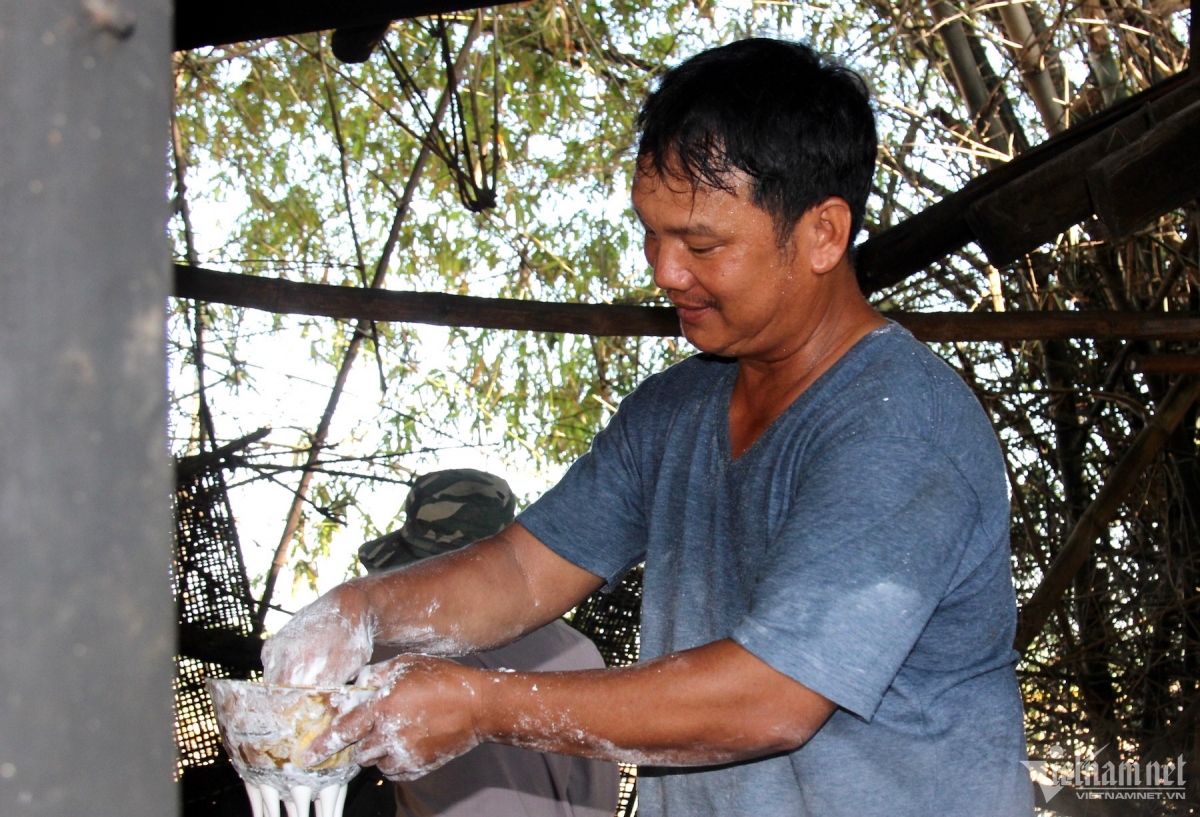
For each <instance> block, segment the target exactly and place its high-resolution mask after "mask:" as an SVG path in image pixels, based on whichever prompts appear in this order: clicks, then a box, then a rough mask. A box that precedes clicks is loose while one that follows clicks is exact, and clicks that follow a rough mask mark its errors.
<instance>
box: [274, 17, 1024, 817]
mask: <svg viewBox="0 0 1200 817" xmlns="http://www.w3.org/2000/svg"><path fill="white" fill-rule="evenodd" d="M639 125H640V127H641V132H642V133H641V140H640V143H639V152H638V160H637V162H638V163H637V173H636V177H635V181H634V187H633V205H634V209H635V210H636V211H637V214H638V216H639V218H640V219H641V222H642V224H643V225H644V227H645V230H646V238H645V249H646V257H647V259H648V261H649V262H650V265H651V267H653V270H654V281H655V283H656V284H657V285H658V287H659V288H660V289H662V290H663V291H664V292H665V293H666V294H667V295H668V296H669V297H670V299H671V301H672V302H673V303H674V304H675V306H676V308H677V309H678V312H679V318H680V322H681V325H682V328H683V332H684V334H685V335H686V337H687V339H688V340H689V341H690V342H691V343H692V344H693V345H694V346H696V347H697V348H698V349H700V351H701V352H703V353H704V354H701V355H699V356H696V357H693V358H691V359H689V360H687V361H684V362H683V363H680V364H679V365H677V366H674V367H672V368H670V369H668V370H667V371H665V372H663V373H661V374H659V375H655V376H653V377H651V378H649V379H648V380H647V381H646V382H645V383H643V384H642V385H641V386H640V387H639V388H638V389H637V390H636V391H635V392H634V393H633V394H632V395H630V396H629V397H628V398H626V399H625V400H624V401H623V402H622V404H621V406H620V409H619V410H618V412H617V414H616V415H615V416H614V418H613V420H612V421H611V422H610V423H609V425H608V427H607V428H606V429H605V430H604V431H602V432H601V433H600V434H599V435H597V437H596V439H595V441H594V442H593V445H592V448H591V450H590V451H589V453H588V454H587V455H585V456H584V457H583V458H581V459H580V460H579V461H578V462H577V463H575V465H574V466H573V467H572V468H571V470H570V471H569V472H568V474H567V475H566V476H565V477H564V478H563V480H562V482H560V483H559V484H558V485H557V486H555V487H554V488H553V489H551V490H550V491H549V492H548V493H547V494H546V495H545V496H544V497H543V498H542V499H540V500H539V501H538V502H536V503H534V504H533V505H532V506H531V507H530V508H528V509H527V510H526V511H525V512H524V513H523V514H521V515H520V516H519V517H518V520H517V523H516V524H514V525H512V526H510V527H509V528H507V529H506V530H505V531H503V532H502V533H501V534H500V535H498V536H496V537H494V538H491V539H488V540H484V541H483V542H480V543H478V544H477V545H475V546H473V547H471V548H467V549H465V550H463V551H460V552H458V553H454V554H448V555H445V556H440V557H438V558H436V559H430V560H427V561H426V562H422V563H420V564H418V565H415V566H413V568H411V569H409V570H406V571H399V572H397V573H395V574H391V575H389V577H387V580H386V581H379V580H369V579H368V580H359V581H356V582H351V583H349V584H348V585H345V586H343V587H341V588H338V589H336V590H334V591H332V592H331V593H330V594H329V595H327V596H326V597H323V598H322V599H321V600H319V601H318V602H317V603H316V604H315V605H314V606H313V608H312V609H311V610H310V611H306V612H305V614H303V615H301V616H299V617H297V619H296V620H295V621H294V622H293V624H291V625H289V627H288V628H285V629H284V631H282V632H281V633H280V634H279V635H278V636H276V637H275V639H273V640H272V641H271V642H269V643H268V644H267V646H266V647H265V649H264V657H265V661H266V665H267V675H268V677H270V678H276V679H295V678H304V677H308V676H319V677H320V678H321V679H323V680H325V681H331V680H337V679H343V678H348V677H351V676H352V675H353V674H354V673H355V672H356V671H357V670H358V668H359V667H360V666H361V665H362V664H363V663H365V662H366V660H367V658H368V656H369V654H370V645H371V644H372V643H373V642H374V641H379V642H386V643H391V644H397V645H402V646H403V648H404V649H407V650H410V651H413V652H422V653H437V654H455V653H458V652H464V651H469V650H474V649H481V648H485V647H489V646H492V645H494V644H498V643H503V642H505V641H507V640H508V639H511V638H514V637H516V636H518V635H520V634H521V633H523V632H526V631H528V630H530V629H531V628H534V627H537V626H539V625H541V624H543V623H545V622H546V621H549V620H551V619H553V618H554V617H556V616H558V615H560V614H561V613H562V612H563V611H564V610H566V609H569V608H570V607H571V606H572V605H573V604H575V603H576V602H577V601H578V600H579V599H581V598H583V597H584V596H585V595H587V594H588V593H590V592H591V591H593V590H594V589H595V588H597V587H599V586H601V585H604V584H609V585H611V584H612V583H613V582H615V581H617V580H618V579H619V578H620V576H621V575H622V573H623V572H624V571H625V570H627V569H628V568H629V567H630V566H632V565H634V564H636V563H638V562H639V561H642V560H644V561H645V589H644V598H643V612H642V628H643V629H642V642H641V648H642V655H643V657H644V659H645V660H643V661H642V662H640V663H639V664H637V665H635V666H633V667H628V668H622V669H613V670H603V671H595V672H571V673H561V674H556V675H555V676H554V677H553V678H552V679H544V678H537V679H535V678H532V677H530V676H529V675H527V674H522V673H507V674H505V673H488V672H472V671H468V670H466V669H464V668H462V667H459V666H458V665H455V664H452V663H450V662H448V661H444V660H441V659H437V658H432V657H428V656H416V655H414V656H407V657H400V658H397V659H394V660H393V662H391V663H385V664H382V665H377V666H374V667H372V668H371V669H369V670H368V671H367V676H368V677H369V679H370V681H371V682H372V683H375V684H377V685H379V686H380V689H381V693H380V696H379V697H378V698H377V699H376V700H375V701H373V702H372V703H370V704H368V705H365V706H364V707H362V708H361V709H360V710H357V711H355V712H353V713H349V714H347V715H346V716H345V717H344V718H343V719H342V720H341V721H339V722H338V723H336V724H334V726H333V727H331V729H330V730H329V732H327V733H326V734H325V735H323V736H321V737H319V738H318V739H317V740H316V741H315V742H314V744H313V747H312V748H311V755H312V756H313V758H314V759H315V758H316V757H318V756H321V755H324V754H326V753H328V752H332V751H334V750H335V749H337V748H338V747H340V746H343V745H346V744H349V743H352V742H356V743H357V751H358V753H359V756H360V758H362V760H363V761H364V762H374V763H378V764H379V766H380V768H381V769H382V770H383V771H384V772H385V773H386V774H389V775H392V776H394V777H409V776H417V775H420V774H422V773H423V772H424V771H426V770H429V769H432V768H435V767H436V766H437V765H439V764H440V763H442V762H444V760H445V759H447V758H449V757H452V756H454V755H456V754H458V753H460V752H462V751H465V750H466V749H468V748H470V747H471V746H474V745H475V744H476V743H479V742H499V743H507V744H512V745H519V746H526V747H530V748H536V749H541V750H549V751H559V752H570V753H576V754H581V755H587V756H591V757H603V758H609V759H615V760H624V761H628V762H635V763H637V764H639V808H640V809H641V811H642V813H643V814H646V815H756V817H769V816H770V815H785V814H786V815H820V817H830V815H856V817H865V816H866V815H890V816H891V817H898V816H899V815H954V817H968V815H993V816H997V815H998V816H1000V817H1011V815H1018V814H1020V815H1029V814H1031V813H1032V802H1031V787H1030V784H1029V780H1028V777H1026V776H1025V771H1024V769H1023V768H1022V767H1021V766H1020V764H1019V761H1020V760H1021V759H1022V758H1023V757H1024V735H1023V728H1022V715H1021V702H1020V697H1019V692H1018V688H1017V684H1016V678H1015V674H1014V670H1013V664H1014V660H1015V655H1014V653H1013V651H1012V647H1011V645H1012V639H1013V632H1014V629H1015V618H1016V615H1015V600H1014V594H1013V587H1012V579H1011V575H1010V565H1009V552H1008V545H1007V539H1008V517H1007V513H1008V501H1007V496H1006V486H1005V476H1004V464H1003V460H1002V458H1001V454H1000V450H999V446H998V444H997V441H996V439H995V435H994V433H993V432H992V430H991V427H990V425H989V423H988V421H987V418H986V417H985V415H984V414H983V411H982V409H981V408H980V406H979V405H978V403H977V402H976V401H975V399H974V397H973V396H972V395H971V393H970V392H969V390H968V389H967V388H966V386H965V385H964V384H963V383H962V382H961V381H960V380H959V379H958V378H957V377H956V376H955V375H954V374H953V372H952V371H951V370H950V369H949V368H948V367H947V366H945V364H943V363H942V362H941V361H940V360H939V359H938V358H936V357H935V356H934V355H933V354H932V353H931V352H930V351H929V350H928V349H927V348H926V347H924V346H923V345H922V344H920V343H918V342H917V341H915V340H914V339H913V338H912V336H911V335H909V334H908V333H907V332H905V331H904V330H903V329H901V328H900V327H899V326H896V325H895V324H891V323H889V322H888V321H886V320H884V319H883V318H882V317H881V316H880V315H879V314H878V313H877V312H875V311H874V310H873V309H872V308H871V307H870V306H869V305H868V304H867V302H866V300H865V299H864V298H863V296H862V294H861V292H860V291H859V289H858V286H857V283H856V281H855V277H854V270H853V268H852V266H851V263H850V259H849V256H848V247H849V246H850V243H851V241H852V239H853V237H854V236H855V235H857V233H858V231H859V228H860V227H861V225H862V221H863V214H864V212H865V207H866V200H867V195H868V193H869V191H870V185H871V178H872V173H873V164H874V156H875V150H876V147H875V130H874V119H873V116H872V113H871V109H870V106H869V103H868V97H867V93H866V89H865V88H864V86H863V83H862V81H861V80H860V79H859V78H858V77H857V76H856V75H854V74H853V73H852V72H849V71H847V70H845V69H843V68H841V67H839V66H837V65H836V64H834V63H832V62H831V61H829V60H827V59H825V58H822V57H820V56H819V55H816V54H814V53H813V52H812V51H811V50H809V49H808V48H806V47H804V46H802V45H797V44H791V43H783V42H777V41H771V40H761V39H756V40H747V41H742V42H738V43H734V44H732V45H728V46H724V47H722V48H717V49H713V50H710V51H707V52H704V53H702V54H700V55H698V56H696V57H694V58H692V59H690V60H688V61H687V62H685V63H683V64H682V65H680V66H678V67H677V68H675V69H673V70H672V71H670V72H668V73H667V74H666V75H665V76H664V78H663V80H662V83H661V85H660V87H659V89H658V90H657V91H656V92H655V93H654V94H652V95H651V96H650V98H649V99H648V100H647V101H646V104H645V106H644V107H643V110H642V113H641V115H640V117H639ZM447 587H449V588H451V589H449V590H444V589H443V588H447ZM318 669H319V671H318Z"/></svg>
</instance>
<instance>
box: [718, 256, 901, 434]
mask: <svg viewBox="0 0 1200 817" xmlns="http://www.w3.org/2000/svg"><path fill="white" fill-rule="evenodd" d="M847 273H848V274H846V275H843V276H840V277H839V279H838V280H837V281H832V282H831V286H830V290H829V291H828V292H826V293H823V294H824V295H825V297H823V298H822V301H823V308H822V309H820V310H818V311H817V312H816V313H815V315H814V319H813V320H812V321H811V322H810V323H809V325H808V326H807V327H802V328H801V331H800V332H799V333H798V335H799V337H800V340H799V342H798V344H797V346H796V347H795V348H794V349H784V350H782V353H781V354H779V355H778V356H777V357H776V356H772V357H764V358H758V359H754V358H739V359H738V378H737V382H736V383H735V385H734V390H733V397H732V399H731V401H730V406H729V431H730V441H731V443H732V448H733V451H732V454H733V456H734V457H737V456H740V455H741V454H742V453H743V452H744V451H745V450H746V449H748V448H749V447H750V446H751V445H753V444H754V441H755V440H757V439H758V438H759V437H760V436H761V435H762V433H763V432H764V431H766V430H767V428H768V427H769V426H770V425H771V423H772V422H773V421H774V420H775V418H777V417H778V416H779V415H780V414H782V413H783V411H784V410H785V409H786V408H787V407H788V406H790V405H791V404H792V403H793V402H795V400H796V398H798V397H799V396H800V395H801V394H803V393H804V391H805V390H806V389H807V388H808V387H809V386H811V385H812V384H813V383H814V382H816V380H817V379H818V378H819V377H820V376H821V375H822V374H824V373H825V372H826V371H828V370H829V369H830V367H832V366H833V364H834V363H836V362H837V361H838V360H839V359H840V358H841V357H842V356H843V355H845V354H846V353H847V352H849V351H850V349H851V348H852V347H853V346H854V344H856V343H858V341H859V340H861V339H862V338H863V337H865V336H866V335H867V334H869V333H870V332H872V331H874V330H875V329H878V328H879V327H881V326H884V325H886V324H887V321H886V319H884V317H883V316H882V315H880V314H879V313H878V312H877V311H876V310H875V309H874V308H873V307H872V306H871V305H870V304H869V303H867V301H866V299H865V298H864V297H863V296H862V293H861V292H860V291H859V290H858V286H857V283H855V282H854V278H853V273H852V272H849V271H847Z"/></svg>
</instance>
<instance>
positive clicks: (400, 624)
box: [263, 524, 603, 685]
mask: <svg viewBox="0 0 1200 817" xmlns="http://www.w3.org/2000/svg"><path fill="white" fill-rule="evenodd" d="M602 581H603V580H602V579H601V578H600V577H598V576H595V575H593V574H592V573H589V572H588V571H586V570H583V569H582V568H579V567H576V566H575V565H574V564H572V563H571V562H569V561H567V560H566V559H564V558H562V557H561V556H559V555H558V554H556V553H554V551H552V550H550V549H549V548H548V547H546V546H545V545H544V544H542V543H541V542H540V541H538V539H537V538H536V537H535V536H533V534H531V533H529V531H527V530H525V528H523V527H522V526H521V525H519V524H513V525H510V526H509V527H508V528H506V529H505V530H504V531H502V532H501V533H499V534H497V535H496V536H493V537H491V538H489V539H484V540H482V541H480V542H477V543H475V544H473V545H470V546H468V547H465V548H463V549H461V550H458V551H454V552H452V553H447V554H444V555H442V556H437V557H434V558H431V559H425V560H423V561H421V562H417V563H416V564H413V565H410V566H408V567H406V568H402V569H400V570H395V571H390V572H387V573H380V574H377V575H374V576H364V577H361V578H357V579H352V580H350V581H348V582H346V583H344V584H342V585H339V586H338V587H336V588H334V589H333V590H331V591H330V592H329V593H326V594H325V595H324V596H322V597H321V598H320V599H318V600H317V601H316V602H314V603H313V604H311V605H309V606H308V607H306V608H305V609H304V610H302V611H300V613H299V614H297V616H296V617H295V618H293V619H292V620H291V621H290V622H288V624H287V625H286V626H285V627H283V629H281V630H280V631H279V633H278V634H277V635H275V636H274V637H273V638H271V639H270V640H268V641H267V643H266V644H265V645H264V646H263V666H264V670H265V673H264V676H265V680H267V681H268V682H274V683H291V684H305V685H313V684H339V683H344V682H346V681H348V680H350V679H351V678H353V677H354V675H355V674H356V673H357V672H358V671H359V670H360V669H361V668H362V667H363V666H364V665H365V664H366V663H367V662H368V661H369V660H370V657H371V654H372V651H373V650H374V648H375V646H376V645H387V646H389V647H395V648H400V649H403V650H410V651H413V652H421V653H426V654H432V655H460V654H463V653H467V652H473V651H476V650H480V649H487V648H490V647H495V646H498V645H500V644H504V643H507V642H509V641H511V640H513V639H514V638H517V637H518V636H520V635H522V634H523V633H527V632H529V631H530V630H533V629H536V628H537V627H540V626H542V625H543V624H546V623H548V622H550V621H553V620H554V619H555V618H558V617H559V616H560V615H562V614H563V613H565V612H566V611H567V610H569V609H571V608H572V607H574V606H575V605H576V604H577V603H579V601H581V600H582V599H584V598H586V597H587V596H588V594H590V593H591V592H592V591H593V590H595V589H596V588H597V587H599V586H600V585H601V584H602Z"/></svg>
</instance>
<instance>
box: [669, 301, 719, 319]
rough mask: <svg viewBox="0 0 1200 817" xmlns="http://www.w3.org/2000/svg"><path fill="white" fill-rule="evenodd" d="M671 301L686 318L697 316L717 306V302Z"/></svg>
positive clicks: (681, 315)
mask: <svg viewBox="0 0 1200 817" xmlns="http://www.w3.org/2000/svg"><path fill="white" fill-rule="evenodd" d="M671 303H672V304H673V305H674V306H675V309H676V311H677V312H678V313H679V315H680V317H682V318H685V319H686V318H688V317H695V316H697V315H699V314H700V313H701V312H703V311H704V310H706V309H713V308H715V307H716V304H714V303H710V302H705V301H701V302H698V303H686V302H682V301H672V302H671Z"/></svg>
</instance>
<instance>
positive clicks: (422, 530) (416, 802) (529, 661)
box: [346, 468, 619, 817]
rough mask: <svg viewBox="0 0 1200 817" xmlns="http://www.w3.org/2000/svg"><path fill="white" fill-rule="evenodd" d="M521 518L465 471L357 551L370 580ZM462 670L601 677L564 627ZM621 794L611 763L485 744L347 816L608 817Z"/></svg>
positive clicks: (557, 624) (445, 474)
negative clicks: (583, 673) (581, 671)
mask: <svg viewBox="0 0 1200 817" xmlns="http://www.w3.org/2000/svg"><path fill="white" fill-rule="evenodd" d="M515 509H516V498H515V497H514V496H513V493H512V490H511V489H510V488H509V487H508V483H507V482H505V481H504V480H503V479H501V478H500V477H498V476H495V475H493V474H486V473H484V472H482V471H475V470H472V469H469V468H458V469H453V470H448V471H435V472H433V473H431V474H425V475H424V476H421V477H418V478H417V479H416V481H415V482H413V487H412V490H411V491H409V494H408V498H407V499H406V500H405V502H404V511H405V521H404V525H403V526H402V527H401V528H400V529H399V530H397V531H393V532H392V533H389V534H387V535H385V536H381V537H379V538H378V539H375V540H373V541H371V542H367V543H366V544H365V545H363V546H362V547H361V548H359V551H358V553H359V561H361V562H362V564H363V566H364V567H366V568H367V571H368V572H370V573H372V574H374V573H378V572H379V571H383V570H391V569H394V568H398V567H403V566H404V565H408V564H412V563H414V562H417V561H420V560H421V559H427V558H429V557H431V556H436V555H438V554H440V553H449V552H451V551H454V550H458V549H459V548H462V547H465V546H467V545H469V544H471V543H472V542H476V541H478V540H480V539H484V538H486V537H488V536H494V535H495V534H497V533H499V532H500V531H502V530H503V529H504V528H506V527H508V526H509V525H510V524H511V523H512V521H513V514H514V511H515ZM383 653H386V650H384V651H382V652H381V651H378V650H377V651H376V655H374V656H372V660H374V661H379V660H383V659H384V658H386V657H389V656H387V655H385V654H383ZM456 660H457V661H458V662H459V663H460V664H463V665H464V666H468V667H476V668H479V669H492V670H502V669H513V670H523V671H527V672H553V671H563V670H579V669H603V667H604V659H603V658H602V657H601V656H600V652H599V651H598V650H597V649H596V646H595V645H594V644H592V642H591V641H590V640H589V639H588V638H587V637H586V636H584V635H583V634H581V633H579V632H578V631H576V630H574V629H572V628H571V627H570V626H569V625H567V624H566V622H564V621H563V620H562V619H555V620H554V621H552V622H550V623H549V624H547V625H546V626H545V627H541V628H539V629H537V630H534V631H533V632H532V633H529V634H528V635H526V636H524V637H522V638H519V639H517V640H516V641H514V642H512V643H511V644H509V645H507V646H505V647H501V648H500V649H498V650H491V651H489V652H481V653H477V654H475V655H469V656H465V657H463V658H459V659H456ZM618 786H619V772H618V771H617V766H616V764H615V763H610V762H607V761H602V760H591V759H588V758H581V757H572V756H570V755H561V754H545V753H542V752H534V751H530V750H528V749H519V748H517V747H514V746H504V745H502V744H498V743H487V744H483V745H480V746H476V747H475V748H474V749H472V750H471V751H470V752H467V753H466V754H465V755H463V756H461V757H457V758H455V759H454V760H451V761H450V762H448V763H447V764H446V765H445V766H442V767H441V768H439V769H437V770H436V771H433V772H431V773H429V774H427V775H425V776H424V777H422V778H421V779H420V780H414V781H411V782H408V783H398V784H396V786H395V796H394V798H389V800H390V802H387V803H386V804H384V803H381V804H379V805H376V801H378V800H383V799H384V798H383V797H382V796H381V795H383V794H384V792H382V791H380V790H379V788H378V787H375V786H367V787H365V788H364V787H361V786H360V787H359V791H358V792H357V793H358V794H359V798H358V799H357V800H352V801H351V802H350V803H349V804H348V806H347V810H346V814H347V817H357V815H360V814H363V815H365V814H368V813H369V814H395V815H397V817H480V815H527V816H528V817H612V814H613V812H614V811H615V810H616V806H617V795H618ZM359 801H361V802H359ZM380 805H381V806H383V807H382V808H381V807H379V806H380Z"/></svg>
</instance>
